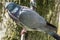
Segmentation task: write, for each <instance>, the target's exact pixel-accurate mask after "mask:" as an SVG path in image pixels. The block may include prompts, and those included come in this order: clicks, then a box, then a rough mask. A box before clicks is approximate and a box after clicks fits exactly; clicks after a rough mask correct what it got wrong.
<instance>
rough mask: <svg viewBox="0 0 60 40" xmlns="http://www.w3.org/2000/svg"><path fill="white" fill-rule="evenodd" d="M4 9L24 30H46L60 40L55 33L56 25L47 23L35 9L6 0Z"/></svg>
mask: <svg viewBox="0 0 60 40" xmlns="http://www.w3.org/2000/svg"><path fill="white" fill-rule="evenodd" d="M5 9H7V10H8V14H9V16H10V17H11V18H12V19H13V21H15V22H16V23H17V25H22V27H23V28H24V30H27V31H40V32H41V31H42V32H46V33H48V34H50V35H51V36H53V37H54V38H55V39H57V40H60V36H59V35H58V34H56V31H57V28H56V26H54V25H52V24H50V23H48V22H47V21H46V20H45V19H44V18H43V17H42V16H40V15H39V14H38V13H37V12H36V11H34V10H32V9H30V8H28V7H26V6H22V5H18V4H16V3H14V2H6V3H5ZM25 32H26V31H25Z"/></svg>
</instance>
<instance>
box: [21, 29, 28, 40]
mask: <svg viewBox="0 0 60 40" xmlns="http://www.w3.org/2000/svg"><path fill="white" fill-rule="evenodd" d="M26 33H27V31H26V29H25V28H23V29H22V31H21V40H25V39H26V38H25V34H26Z"/></svg>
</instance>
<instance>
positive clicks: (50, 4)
mask: <svg viewBox="0 0 60 40" xmlns="http://www.w3.org/2000/svg"><path fill="white" fill-rule="evenodd" d="M30 1H31V0H0V2H2V3H0V23H2V22H3V18H4V17H5V13H6V12H5V10H4V7H3V5H4V3H5V2H15V3H17V4H19V5H23V6H27V7H30ZM57 1H58V0H35V2H36V8H34V10H35V11H36V12H38V13H39V14H40V15H41V16H43V17H44V18H45V19H46V20H47V21H48V22H49V23H51V24H53V25H55V26H58V18H57V17H58V11H59V10H58V9H59V6H58V4H57V3H59V1H58V2H57ZM56 5H57V6H56ZM2 15H3V16H2ZM6 16H7V15H6ZM0 27H1V26H0ZM5 28H6V32H5V37H3V38H2V40H20V36H21V35H20V32H21V30H22V28H21V27H20V26H18V25H16V24H15V22H14V21H12V19H8V21H7V22H6V25H5ZM27 35H28V37H27V40H55V39H54V38H53V37H52V36H50V35H48V34H47V33H42V32H37V31H36V32H32V31H31V32H29V31H28V33H27Z"/></svg>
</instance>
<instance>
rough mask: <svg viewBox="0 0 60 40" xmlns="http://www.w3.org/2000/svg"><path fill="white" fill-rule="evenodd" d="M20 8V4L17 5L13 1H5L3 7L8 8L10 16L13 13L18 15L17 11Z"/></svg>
mask: <svg viewBox="0 0 60 40" xmlns="http://www.w3.org/2000/svg"><path fill="white" fill-rule="evenodd" d="M20 8H21V7H20V5H17V4H16V3H14V2H6V4H5V9H7V10H8V13H9V15H10V16H11V15H13V16H15V17H18V15H19V13H18V12H19V10H20Z"/></svg>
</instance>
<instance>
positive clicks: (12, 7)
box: [5, 2, 17, 12]
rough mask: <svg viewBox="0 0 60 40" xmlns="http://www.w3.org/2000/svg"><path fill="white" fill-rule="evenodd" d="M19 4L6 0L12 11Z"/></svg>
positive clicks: (8, 7)
mask: <svg viewBox="0 0 60 40" xmlns="http://www.w3.org/2000/svg"><path fill="white" fill-rule="evenodd" d="M16 6H17V4H15V3H13V2H6V4H5V8H6V9H8V10H9V11H10V12H11V11H12V10H13V9H14V8H15V7H16Z"/></svg>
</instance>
